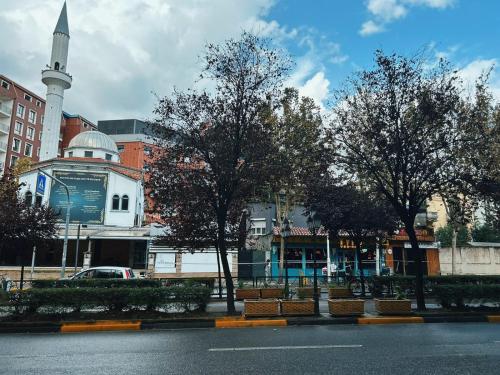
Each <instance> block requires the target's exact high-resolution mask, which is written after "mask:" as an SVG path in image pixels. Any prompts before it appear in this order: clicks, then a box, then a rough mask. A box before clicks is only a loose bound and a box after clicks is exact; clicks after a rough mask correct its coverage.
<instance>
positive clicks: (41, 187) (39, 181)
mask: <svg viewBox="0 0 500 375" xmlns="http://www.w3.org/2000/svg"><path fill="white" fill-rule="evenodd" d="M46 182H47V177H45V176H44V175H43V174H41V173H39V174H38V177H37V178H36V192H37V194H40V195H43V194H44V193H45V184H46Z"/></svg>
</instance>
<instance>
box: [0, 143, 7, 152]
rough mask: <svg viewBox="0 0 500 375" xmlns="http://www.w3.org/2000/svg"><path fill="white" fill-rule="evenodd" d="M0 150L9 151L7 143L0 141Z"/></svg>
mask: <svg viewBox="0 0 500 375" xmlns="http://www.w3.org/2000/svg"><path fill="white" fill-rule="evenodd" d="M0 151H3V152H7V143H5V142H0Z"/></svg>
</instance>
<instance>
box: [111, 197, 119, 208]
mask: <svg viewBox="0 0 500 375" xmlns="http://www.w3.org/2000/svg"><path fill="white" fill-rule="evenodd" d="M111 209H112V210H119V209H120V197H119V196H118V195H117V194H115V195H113V205H112V207H111Z"/></svg>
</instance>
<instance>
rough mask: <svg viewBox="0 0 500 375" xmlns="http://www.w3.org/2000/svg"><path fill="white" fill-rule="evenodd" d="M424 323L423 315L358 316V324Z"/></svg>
mask: <svg viewBox="0 0 500 375" xmlns="http://www.w3.org/2000/svg"><path fill="white" fill-rule="evenodd" d="M399 323H424V318H422V317H421V316H385V317H380V318H358V324H399Z"/></svg>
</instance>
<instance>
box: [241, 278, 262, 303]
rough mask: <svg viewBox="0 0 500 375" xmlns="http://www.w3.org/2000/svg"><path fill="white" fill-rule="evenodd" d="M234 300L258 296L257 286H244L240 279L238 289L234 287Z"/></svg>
mask: <svg viewBox="0 0 500 375" xmlns="http://www.w3.org/2000/svg"><path fill="white" fill-rule="evenodd" d="M235 292H236V297H235V298H236V300H239V301H241V300H244V299H256V298H260V289H259V288H246V287H245V284H243V282H242V281H240V282H238V289H236V291H235Z"/></svg>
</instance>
